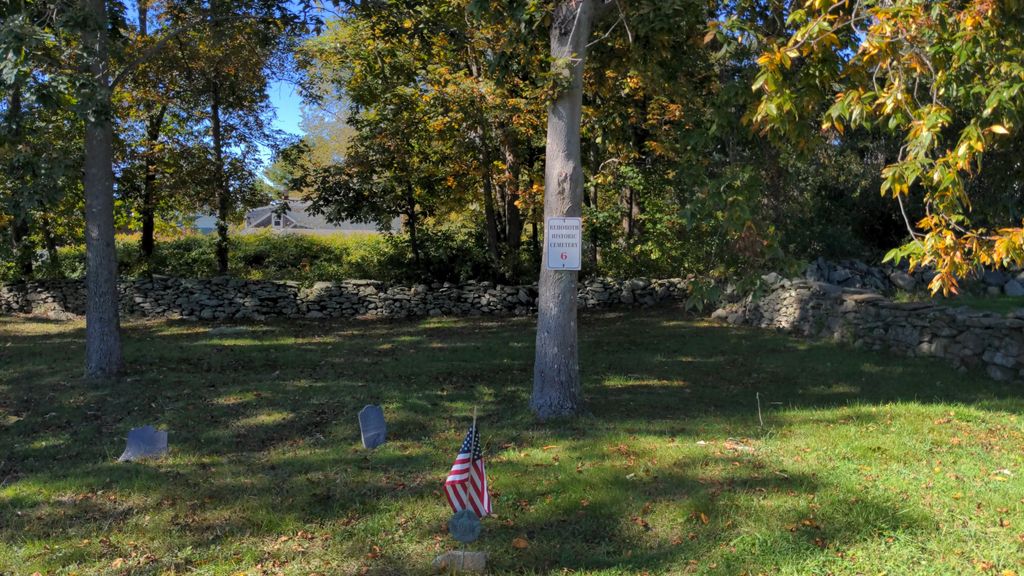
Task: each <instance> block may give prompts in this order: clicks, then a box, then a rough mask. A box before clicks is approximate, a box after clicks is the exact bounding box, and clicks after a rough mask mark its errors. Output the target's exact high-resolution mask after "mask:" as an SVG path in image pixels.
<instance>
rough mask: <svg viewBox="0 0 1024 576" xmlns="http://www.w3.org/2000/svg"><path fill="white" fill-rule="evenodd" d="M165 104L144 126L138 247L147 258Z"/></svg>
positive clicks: (153, 227) (153, 228) (150, 251)
mask: <svg viewBox="0 0 1024 576" xmlns="http://www.w3.org/2000/svg"><path fill="white" fill-rule="evenodd" d="M166 113H167V105H166V104H162V105H161V106H160V110H159V111H157V113H156V114H154V115H153V116H151V117H150V118H149V122H148V123H147V126H146V151H145V152H144V154H145V164H146V166H145V169H146V174H145V176H144V177H143V179H142V210H141V212H142V239H141V240H140V242H139V248H140V250H141V251H142V256H143V257H144V258H145V259H147V260H149V259H150V258H151V257H152V256H153V249H154V247H155V245H156V242H155V238H154V237H155V235H156V191H155V190H154V189H153V188H155V186H156V143H157V140H159V139H160V128H161V127H162V126H163V123H164V115H165V114H166Z"/></svg>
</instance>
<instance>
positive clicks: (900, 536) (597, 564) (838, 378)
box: [0, 309, 1024, 576]
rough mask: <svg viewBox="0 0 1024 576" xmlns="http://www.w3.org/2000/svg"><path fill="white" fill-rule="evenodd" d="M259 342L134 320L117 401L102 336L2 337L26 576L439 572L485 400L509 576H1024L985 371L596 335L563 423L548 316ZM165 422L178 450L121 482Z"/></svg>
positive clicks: (584, 345)
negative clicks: (94, 346) (86, 361)
mask: <svg viewBox="0 0 1024 576" xmlns="http://www.w3.org/2000/svg"><path fill="white" fill-rule="evenodd" d="M249 328H250V330H248V331H245V332H240V333H234V334H227V335H223V334H221V335H217V334H211V333H210V332H209V326H207V325H202V324H193V323H132V324H129V325H128V327H127V330H126V333H125V336H126V338H125V342H126V357H127V363H128V375H127V376H126V377H125V378H124V379H122V380H119V381H117V382H112V383H97V382H86V381H83V380H81V379H80V378H79V375H80V371H81V367H82V364H83V361H82V355H83V343H82V338H83V328H82V325H81V324H78V323H53V322H47V321H42V320H26V319H10V318H6V319H0V574H4V575H7V574H19V575H20V574H26V575H29V574H32V573H34V572H39V573H41V574H80V575H93V574H225V575H228V574H231V575H234V574H250V575H252V574H289V575H291V574H295V575H298V574H302V575H308V574H324V575H334V574H426V573H429V572H430V568H429V566H430V561H431V560H432V559H433V558H434V556H435V555H437V554H438V553H440V552H442V551H444V550H447V549H451V548H453V547H454V545H453V542H452V541H451V539H450V538H449V537H448V535H447V533H446V528H445V523H446V521H447V519H448V517H449V516H450V511H449V510H448V508H447V505H446V503H445V499H444V497H443V495H442V492H441V484H442V483H443V480H444V477H445V474H446V472H447V470H448V467H449V466H450V465H451V463H452V460H453V458H454V456H455V451H456V450H457V449H458V446H459V443H460V442H461V441H462V438H463V436H464V435H465V433H466V429H467V427H468V425H469V421H470V416H471V414H472V411H473V407H474V406H477V407H478V408H479V412H480V424H481V431H482V434H483V439H484V441H485V453H486V458H487V469H488V472H489V476H490V480H491V485H492V489H493V493H494V498H495V504H494V509H495V512H496V517H494V518H489V519H486V520H485V521H484V533H483V536H482V539H481V540H480V541H479V542H478V543H477V544H475V545H473V548H474V549H482V550H486V551H487V552H489V553H490V563H491V565H492V566H493V568H494V572H495V573H498V574H522V573H526V574H604V575H611V574H652V575H653V574H690V573H694V574H725V575H739V574H750V575H754V574H793V575H798V574H799V575H804V574H849V575H855V574H863V575H878V574H882V573H885V574H889V575H897V574H927V575H936V574H993V575H1004V576H1009V575H1012V574H1024V420H1022V417H1021V411H1022V409H1024V402H1022V401H1021V399H1020V398H1021V390H1019V389H1017V388H1014V387H1013V386H1012V385H1005V384H998V383H995V382H992V381H989V380H987V379H985V378H984V377H983V376H981V375H980V374H975V373H967V374H960V373H956V372H955V371H952V370H950V369H949V368H947V367H946V366H945V365H942V364H941V363H938V362H936V361H934V360H925V359H907V358H902V357H896V356H887V355H878V354H875V353H870V352H866V351H859V350H855V349H851V348H847V347H844V346H837V345H832V344H823V343H811V342H806V341H800V340H795V339H790V338H787V337H783V336H777V335H774V334H770V333H766V332H761V331H754V330H747V329H737V328H726V327H720V326H715V325H708V324H704V323H700V322H691V321H687V320H685V319H684V318H683V316H682V313H681V312H679V311H677V310H674V309H659V310H653V311H646V312H629V313H625V314H623V313H618V314H612V313H603V314H593V315H589V316H585V317H584V318H583V319H582V321H581V327H580V334H581V363H582V370H583V378H584V386H585V394H586V398H587V407H588V411H589V413H588V414H587V415H586V416H584V417H581V418H578V419H576V420H574V421H571V422H561V423H553V424H546V425H540V424H537V423H535V422H534V421H533V420H532V418H531V417H530V414H529V412H528V410H527V407H526V404H527V398H528V396H529V390H530V379H531V374H532V366H531V363H532V357H533V326H532V322H531V321H529V320H525V319H520V320H500V321H497V320H486V319H460V320H454V319H439V320H425V321H416V322H373V321H353V322H344V323H341V322H339V323H334V324H330V323H292V324H286V323H272V324H267V325H252V326H249ZM756 394H760V397H761V403H762V410H763V419H764V426H763V427H762V426H760V425H759V422H758V414H757V403H756V398H755V395H756ZM371 402H379V403H382V404H383V405H384V407H385V410H386V412H387V415H388V417H389V419H390V424H389V425H390V430H389V433H390V442H389V443H388V444H386V445H385V446H384V447H382V448H380V449H378V450H376V451H374V452H367V451H364V450H363V449H362V448H361V446H360V443H359V431H358V425H357V422H356V413H357V412H358V410H359V409H360V408H361V407H362V406H363V405H365V404H367V403H371ZM147 423H153V424H157V425H159V426H161V427H164V428H166V429H167V430H169V431H170V442H171V445H172V448H171V453H170V455H169V456H168V457H166V458H164V459H161V460H159V461H152V462H146V463H135V464H118V463H116V462H115V461H114V460H115V459H116V458H117V456H118V455H119V454H120V452H121V450H122V449H123V446H124V436H125V434H126V433H127V431H128V430H129V429H130V428H132V427H135V426H140V425H143V424H147ZM516 539H523V540H525V541H526V542H527V543H528V545H527V546H526V547H525V548H522V547H515V546H513V541H515V540H516ZM519 543H520V544H521V542H519Z"/></svg>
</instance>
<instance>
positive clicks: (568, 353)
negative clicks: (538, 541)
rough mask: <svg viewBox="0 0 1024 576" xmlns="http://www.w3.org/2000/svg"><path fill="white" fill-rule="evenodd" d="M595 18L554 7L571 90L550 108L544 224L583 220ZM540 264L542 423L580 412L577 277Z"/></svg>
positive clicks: (555, 38) (559, 66) (554, 28)
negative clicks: (583, 145) (583, 143)
mask: <svg viewBox="0 0 1024 576" xmlns="http://www.w3.org/2000/svg"><path fill="white" fill-rule="evenodd" d="M593 18H594V3H593V0H565V1H562V2H559V3H558V4H557V5H556V6H555V12H554V17H553V19H552V23H551V55H552V57H553V58H555V62H554V66H555V67H556V69H555V72H556V73H562V74H565V75H566V76H568V80H569V83H568V87H567V88H566V89H565V91H564V92H562V93H561V94H559V95H558V97H557V98H556V99H555V100H554V102H552V103H551V104H549V105H548V135H547V150H546V156H545V167H544V218H545V222H546V221H547V218H557V217H563V216H569V217H572V216H580V215H581V213H582V197H583V167H582V163H581V160H580V117H581V111H582V106H583V64H584V61H585V58H586V48H587V40H588V39H589V37H590V28H591V25H592V23H593ZM546 244H547V243H546V242H545V248H544V252H545V254H544V255H543V256H542V258H541V261H542V262H541V268H540V284H539V296H540V301H539V304H538V316H537V350H536V360H535V361H534V367H533V395H532V397H531V398H530V408H531V409H532V410H533V412H534V414H536V416H537V417H538V418H539V419H541V420H547V419H550V418H558V417H563V416H571V415H573V414H576V413H577V412H578V411H579V409H580V406H581V395H580V374H579V350H578V347H577V342H576V277H577V273H576V272H569V271H559V270H548V269H547V268H546V266H545V263H546V260H547V254H546V252H547V246H546Z"/></svg>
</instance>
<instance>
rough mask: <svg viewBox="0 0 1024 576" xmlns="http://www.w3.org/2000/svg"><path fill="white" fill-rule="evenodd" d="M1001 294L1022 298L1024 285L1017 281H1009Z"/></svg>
mask: <svg viewBox="0 0 1024 576" xmlns="http://www.w3.org/2000/svg"><path fill="white" fill-rule="evenodd" d="M1003 292H1005V293H1006V295H1007V296H1017V297H1020V296H1024V284H1021V283H1020V281H1018V280H1010V281H1009V282H1007V283H1006V284H1004V285H1003Z"/></svg>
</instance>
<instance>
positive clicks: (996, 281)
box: [981, 270, 1007, 286]
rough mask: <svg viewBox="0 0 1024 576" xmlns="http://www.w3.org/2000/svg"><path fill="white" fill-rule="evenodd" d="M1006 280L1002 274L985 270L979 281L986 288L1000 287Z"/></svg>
mask: <svg viewBox="0 0 1024 576" xmlns="http://www.w3.org/2000/svg"><path fill="white" fill-rule="evenodd" d="M1006 280H1007V278H1006V274H1003V273H1002V272H1000V271H999V270H986V271H985V273H984V274H982V275H981V281H982V282H984V283H985V285H986V286H1002V285H1003V284H1006Z"/></svg>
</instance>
